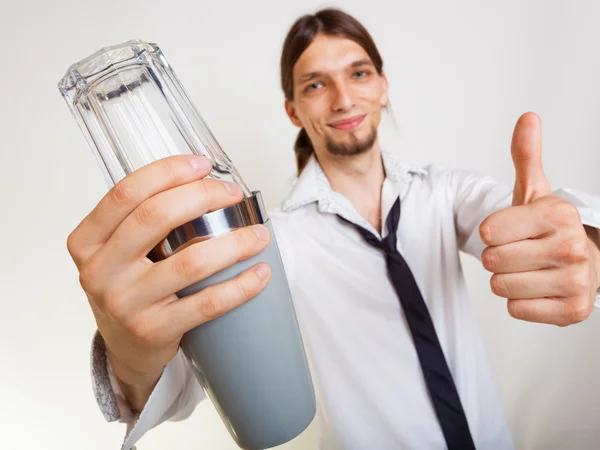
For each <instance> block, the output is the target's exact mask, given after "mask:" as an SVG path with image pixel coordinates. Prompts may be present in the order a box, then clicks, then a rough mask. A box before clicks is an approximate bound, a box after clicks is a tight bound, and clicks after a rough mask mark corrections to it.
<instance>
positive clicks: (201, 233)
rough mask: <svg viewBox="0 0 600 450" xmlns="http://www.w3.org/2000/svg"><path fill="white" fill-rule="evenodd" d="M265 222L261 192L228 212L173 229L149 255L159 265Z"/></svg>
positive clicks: (220, 212) (217, 211)
mask: <svg viewBox="0 0 600 450" xmlns="http://www.w3.org/2000/svg"><path fill="white" fill-rule="evenodd" d="M267 219H268V216H267V212H266V209H265V206H264V203H263V200H262V195H261V193H260V191H253V192H252V196H251V197H246V198H244V199H243V200H242V201H241V202H239V203H236V204H235V205H232V206H228V207H227V208H222V209H218V210H216V211H212V212H210V213H207V214H204V215H203V216H201V217H198V218H197V219H194V220H192V221H190V222H188V223H186V224H184V225H181V226H179V227H177V228H175V229H174V230H173V231H171V232H170V233H169V235H168V236H167V237H166V238H165V239H163V241H162V242H161V243H160V244H159V245H157V246H156V247H154V248H153V249H152V251H151V252H150V253H149V254H148V258H149V259H150V260H151V261H154V262H156V261H160V260H163V259H165V258H167V257H169V256H171V255H172V254H173V253H176V252H178V251H180V250H183V249H184V248H186V247H188V246H190V245H192V244H195V243H197V242H202V241H206V240H208V239H212V238H214V237H217V236H221V235H223V234H226V233H229V232H231V231H234V230H237V229H239V228H242V227H246V226H250V225H257V224H264V223H265V222H266V221H267Z"/></svg>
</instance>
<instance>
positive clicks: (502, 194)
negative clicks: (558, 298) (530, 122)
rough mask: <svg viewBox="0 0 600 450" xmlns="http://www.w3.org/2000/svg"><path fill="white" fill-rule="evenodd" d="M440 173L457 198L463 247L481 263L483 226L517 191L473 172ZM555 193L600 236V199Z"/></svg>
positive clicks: (565, 191) (569, 191)
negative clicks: (514, 191) (481, 233)
mask: <svg viewBox="0 0 600 450" xmlns="http://www.w3.org/2000/svg"><path fill="white" fill-rule="evenodd" d="M440 172H441V173H442V174H443V176H444V178H445V179H446V182H447V184H448V186H449V187H450V190H451V195H452V196H453V200H454V221H455V227H456V233H457V238H458V243H459V248H460V250H462V251H463V252H465V253H467V254H470V255H472V256H474V257H476V258H477V259H479V260H481V254H482V252H483V250H484V249H485V247H486V245H485V244H484V243H483V241H482V240H481V236H480V235H479V225H481V223H482V222H483V221H484V219H485V218H486V217H488V216H489V215H490V214H492V213H494V212H496V211H499V210H501V209H503V208H507V207H509V206H511V204H512V191H513V188H512V186H508V185H506V184H502V183H499V182H497V181H495V180H494V179H493V178H492V177H490V176H485V175H481V174H479V173H477V172H473V171H467V170H441V171H440ZM552 193H553V194H554V195H555V196H557V197H560V198H562V199H564V200H566V201H568V202H569V203H571V204H573V205H574V206H575V207H576V208H577V209H578V211H579V214H580V216H581V223H582V224H583V225H587V226H588V227H591V228H595V229H596V231H597V232H598V233H599V235H600V197H596V196H593V195H591V194H588V193H585V192H581V191H578V190H575V189H565V188H561V189H556V190H554V191H553V192H552ZM596 306H597V307H600V293H599V294H598V296H597V297H596Z"/></svg>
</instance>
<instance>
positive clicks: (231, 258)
mask: <svg viewBox="0 0 600 450" xmlns="http://www.w3.org/2000/svg"><path fill="white" fill-rule="evenodd" d="M269 238H270V236H269V230H268V228H266V227H265V226H263V225H255V226H253V227H245V228H242V229H240V230H237V231H234V232H232V233H229V234H226V235H224V236H221V237H217V238H214V239H210V240H208V241H204V242H200V243H197V244H193V245H190V246H189V247H186V248H185V249H183V250H181V251H180V252H177V253H175V254H174V255H171V256H170V257H168V258H167V259H165V260H163V261H160V262H158V263H156V264H153V265H152V267H151V268H150V270H148V271H147V272H146V274H145V275H144V276H143V277H141V278H140V279H139V281H137V282H136V283H135V284H134V285H133V286H132V287H131V291H132V292H135V293H136V298H137V299H139V300H138V301H140V302H144V303H146V304H147V303H151V302H154V301H159V300H161V299H165V298H167V297H168V296H169V295H171V294H174V293H176V292H178V291H180V290H181V289H184V288H186V287H188V286H190V285H192V284H194V283H196V282H198V281H200V280H204V279H206V278H208V277H209V276H211V275H213V274H215V273H217V272H219V271H221V270H223V269H226V268H227V267H230V266H232V265H233V264H235V263H237V262H239V261H243V260H245V259H248V258H251V257H252V256H255V255H257V254H258V253H260V252H261V251H262V250H264V249H265V248H266V247H267V245H268V244H269Z"/></svg>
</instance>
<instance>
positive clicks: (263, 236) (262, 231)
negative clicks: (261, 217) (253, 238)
mask: <svg viewBox="0 0 600 450" xmlns="http://www.w3.org/2000/svg"><path fill="white" fill-rule="evenodd" d="M252 229H253V230H254V233H256V235H257V236H258V238H259V239H260V240H261V241H266V240H267V239H269V230H268V229H267V227H265V226H264V225H254V226H253V227H252Z"/></svg>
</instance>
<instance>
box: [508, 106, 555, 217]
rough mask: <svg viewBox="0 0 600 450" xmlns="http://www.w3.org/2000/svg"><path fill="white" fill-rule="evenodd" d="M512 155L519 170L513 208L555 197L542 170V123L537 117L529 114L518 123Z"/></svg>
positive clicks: (517, 170)
mask: <svg viewBox="0 0 600 450" xmlns="http://www.w3.org/2000/svg"><path fill="white" fill-rule="evenodd" d="M511 155H512V160H513V164H514V166H515V188H514V191H513V203H512V204H513V206H516V205H524V204H527V203H531V202H532V201H534V200H535V199H537V198H539V197H543V196H545V195H550V194H551V193H552V189H551V187H550V183H549V182H548V179H547V178H546V175H545V174H544V169H543V166H542V122H541V120H540V118H539V117H538V116H537V114H535V113H525V114H523V115H522V116H521V117H520V118H519V120H518V121H517V124H516V126H515V130H514V132H513V138H512V143H511Z"/></svg>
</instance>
